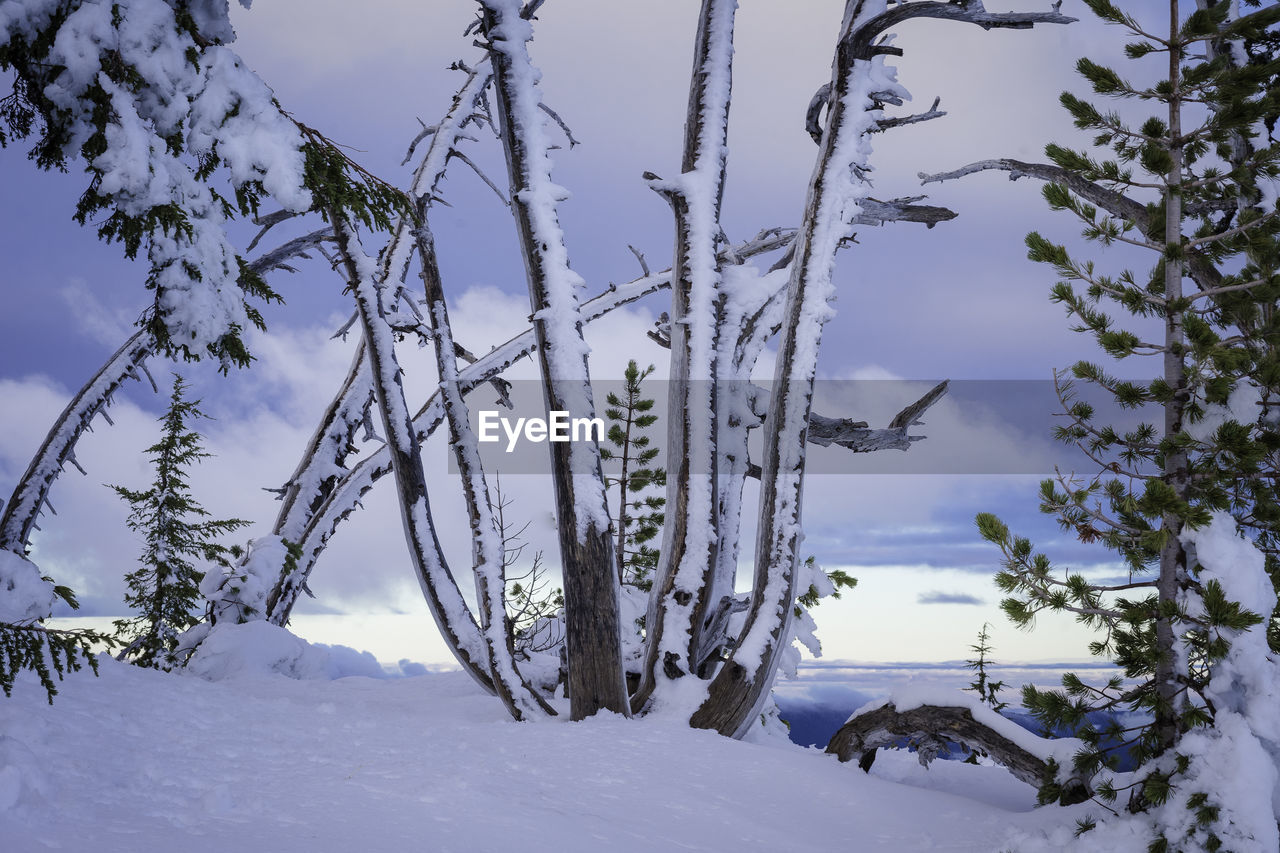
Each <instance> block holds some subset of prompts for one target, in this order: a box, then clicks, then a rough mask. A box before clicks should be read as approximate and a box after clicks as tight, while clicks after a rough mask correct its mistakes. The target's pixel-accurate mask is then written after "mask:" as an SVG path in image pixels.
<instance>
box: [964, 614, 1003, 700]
mask: <svg viewBox="0 0 1280 853" xmlns="http://www.w3.org/2000/svg"><path fill="white" fill-rule="evenodd" d="M990 627H991V626H990V624H988V623H986V622H983V623H982V629H981V630H980V631H978V641H977V642H976V643H974V644H973V645H971V646H969V650H970V651H972V652H973V653H974V654H975V655H977V657H976V658H971V659H969V660H967V661H965V662H964V665H965V666H966V667H967V668H969V669H971V670H973V681H971V682H969V686H968V687H966V688H964V689H965V690H969V691H972V692H974V693H976V694H978V698H979V699H980V700H981V701H982V702H983V704H986V705H990V706H991V710H993V711H996V712H1000V711H1003V710H1004V709H1005V708H1007V707H1009V703H1008V702H1001V701H1000V699H999V694H1000V691H1001V690H1003V689H1004V686H1005V684H1004V682H1003V681H993V680H992V679H991V677H990V676H989V675H987V666H988V665H989V664H990V663H991V660H990V658H989V657H988V655H990V654H991V651H992V648H991V634H990V633H989V632H988V629H989V628H990Z"/></svg>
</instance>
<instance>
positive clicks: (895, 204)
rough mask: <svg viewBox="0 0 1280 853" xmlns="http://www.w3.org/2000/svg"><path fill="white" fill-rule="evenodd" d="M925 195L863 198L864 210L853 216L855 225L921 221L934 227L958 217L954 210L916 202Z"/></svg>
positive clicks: (927, 226) (926, 225)
mask: <svg viewBox="0 0 1280 853" xmlns="http://www.w3.org/2000/svg"><path fill="white" fill-rule="evenodd" d="M922 198H924V196H914V197H911V198H895V199H891V200H889V201H877V200H876V199H873V198H867V199H863V200H862V202H861V208H862V211H861V212H860V213H859V214H858V215H857V216H855V217H854V218H853V224H854V225H883V224H885V223H886V222H919V223H921V224H923V225H924V226H925V227H926V228H932V227H933V226H935V225H937V224H938V223H939V222H947V221H949V220H952V219H955V218H956V213H955V211H953V210H948V209H947V208H945V207H935V206H933V205H928V204H914V203H913V202H916V201H919V200H920V199H922Z"/></svg>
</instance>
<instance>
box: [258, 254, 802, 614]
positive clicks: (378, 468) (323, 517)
mask: <svg viewBox="0 0 1280 853" xmlns="http://www.w3.org/2000/svg"><path fill="white" fill-rule="evenodd" d="M794 237H795V235H794V232H793V231H791V230H789V229H768V230H766V231H762V232H761V233H760V234H758V235H756V236H755V237H753V238H752V239H751V240H748V241H746V242H744V243H741V244H738V245H737V246H735V247H733V249H734V251H735V252H737V253H738V254H739V255H741V256H742V257H744V258H751V257H755V256H757V255H762V254H767V253H769V252H773V251H777V250H778V249H783V248H786V247H787V246H788V245H790V243H791V241H792V240H793V239H794ZM670 286H671V270H669V269H668V270H664V271H662V272H659V273H655V274H653V275H647V276H644V277H642V278H638V279H634V280H632V281H629V282H627V283H625V284H617V285H610V286H609V288H608V289H607V290H605V291H604V292H602V293H600V294H598V295H597V296H595V297H593V298H591V299H588V300H587V301H586V302H584V303H583V304H582V318H583V321H584V322H588V323H589V322H592V321H593V320H596V319H599V318H600V317H603V316H604V315H605V314H608V313H609V312H610V311H613V310H614V309H615V308H620V307H622V306H624V305H628V304H630V303H632V302H635V301H636V300H639V299H642V298H644V297H645V296H648V295H649V294H651V293H656V292H657V291H659V290H663V289H665V288H668V287H670ZM536 346H537V342H536V340H535V336H534V332H533V329H532V328H530V329H526V330H525V331H523V332H521V333H520V334H518V335H516V336H515V337H513V338H511V339H509V340H507V341H506V342H504V343H502V344H499V345H498V346H496V347H494V348H493V349H492V350H490V351H489V352H487V353H485V354H484V355H482V356H480V357H479V358H477V359H476V360H475V361H474V362H473V363H472V364H470V365H468V366H467V367H465V368H463V369H462V370H461V371H459V377H458V378H459V383H460V387H461V388H462V390H463V392H464V393H469V392H471V391H472V390H474V389H475V388H477V387H479V386H480V385H483V384H485V383H487V382H491V381H493V380H494V379H495V378H497V377H499V376H500V375H501V374H502V372H503V371H505V370H506V369H507V368H508V367H510V366H511V365H512V364H514V363H516V362H517V361H519V360H520V359H522V358H524V357H525V356H527V355H529V354H530V353H531V352H533V351H534V349H535V348H536ZM443 422H444V406H443V403H442V400H441V395H440V392H439V391H436V392H435V393H433V394H432V396H431V397H430V399H428V400H427V402H426V404H425V405H424V406H423V407H422V408H421V409H420V410H419V411H418V413H417V414H416V415H415V416H414V428H415V429H416V430H417V431H418V435H419V437H420V439H421V440H423V441H425V440H426V439H427V438H429V437H430V436H431V434H432V433H434V432H435V430H436V428H437V427H439V426H440V424H441V423H443ZM390 471H391V468H390V464H389V456H388V452H387V450H386V448H385V447H383V448H379V449H378V450H376V451H374V452H373V453H370V454H369V455H368V456H366V457H365V458H364V459H363V460H362V461H361V462H360V463H359V464H357V465H356V466H355V467H354V468H352V469H351V470H350V471H349V472H347V473H346V474H344V475H343V476H342V478H341V480H340V481H339V482H338V483H337V484H336V485H335V486H334V489H333V491H332V492H331V493H330V494H329V495H328V496H327V497H325V498H324V500H323V502H322V503H321V505H320V506H319V507H317V508H316V510H315V511H314V513H313V514H312V516H311V520H310V521H309V522H308V523H307V527H306V530H305V531H304V532H303V533H302V535H301V536H300V538H299V543H300V544H301V546H302V556H301V558H300V559H299V560H298V570H297V571H298V575H297V578H296V580H295V585H296V586H297V587H298V588H299V589H300V588H301V585H302V584H305V583H306V581H307V578H308V577H309V576H310V573H311V571H312V569H313V567H314V565H315V562H316V560H318V559H319V557H320V554H321V553H322V552H323V551H324V548H325V546H326V545H327V544H328V541H329V539H330V538H331V537H332V536H333V534H334V533H335V532H337V528H338V526H339V525H340V524H341V523H342V522H343V521H344V520H345V519H347V518H348V517H349V516H350V515H351V513H353V512H354V511H355V510H356V509H358V508H359V506H360V500H361V498H363V497H364V495H365V494H367V493H368V492H369V490H370V489H372V488H373V486H374V484H375V483H376V482H377V481H378V480H380V479H381V478H382V477H384V476H385V475H386V474H388V473H390ZM276 597H277V598H278V601H279V603H278V604H277V605H276V606H273V607H272V609H271V611H270V613H269V616H268V618H269V619H270V621H271V622H273V623H275V624H277V625H284V624H286V623H287V622H288V621H289V616H290V613H291V611H292V608H293V604H294V601H295V599H296V596H293V597H285V596H278V595H277V596H276Z"/></svg>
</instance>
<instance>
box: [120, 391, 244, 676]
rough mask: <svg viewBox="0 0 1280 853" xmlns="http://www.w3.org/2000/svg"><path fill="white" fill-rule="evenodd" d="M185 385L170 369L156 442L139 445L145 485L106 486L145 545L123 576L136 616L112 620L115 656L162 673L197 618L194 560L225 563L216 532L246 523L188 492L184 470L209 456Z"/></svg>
mask: <svg viewBox="0 0 1280 853" xmlns="http://www.w3.org/2000/svg"><path fill="white" fill-rule="evenodd" d="M186 390H187V385H186V383H185V382H184V381H183V379H182V377H181V376H179V375H177V374H174V381H173V393H172V396H171V397H170V399H169V407H168V409H167V410H166V411H165V414H164V415H163V416H162V417H161V418H160V422H161V424H162V425H163V426H162V430H163V432H162V436H161V439H160V441H159V442H157V443H156V444H153V445H152V446H151V447H148V448H147V450H146V453H147V454H149V455H150V457H151V460H152V464H153V466H154V469H155V479H154V480H153V481H152V484H151V488H149V489H147V490H146V491H142V492H139V491H134V490H132V489H128V488H126V487H124V486H112V487H111V488H112V489H114V490H115V491H116V493H117V494H118V495H120V497H121V498H123V499H124V500H125V501H127V502H128V503H129V505H130V506H131V507H132V511H131V512H130V514H129V519H128V521H127V522H126V523H127V524H128V526H129V529H130V530H132V531H134V532H135V533H139V534H141V535H142V537H143V541H144V543H145V544H144V547H143V551H142V555H141V556H140V557H139V558H138V562H139V563H141V564H142V565H141V568H138V569H136V570H135V571H133V572H130V573H129V574H127V575H126V576H125V583H126V586H127V588H128V589H127V592H126V593H125V598H124V600H125V604H127V605H129V606H130V607H131V608H133V609H134V610H135V611H137V615H136V616H133V617H131V618H129V619H121V620H118V621H117V622H116V623H115V626H116V634H117V638H118V639H119V641H120V642H121V643H122V644H123V645H124V646H125V648H124V650H123V651H122V652H120V654H119V655H118V657H119V659H121V660H128V661H131V662H132V663H135V664H137V665H139V666H147V667H154V668H157V669H166V670H167V669H172V668H173V667H174V666H177V665H180V664H181V660H179V658H178V655H177V649H178V639H179V636H180V635H181V634H182V632H183V631H185V630H187V629H188V628H191V627H192V626H193V625H195V624H196V623H197V622H198V621H199V617H198V615H197V613H196V610H197V603H198V602H199V600H200V588H199V587H200V580H201V579H202V578H203V576H204V575H203V572H201V571H199V570H198V569H197V568H196V562H195V561H197V560H200V561H203V562H205V563H220V564H222V565H227V560H226V556H227V555H228V554H231V553H232V550H231V549H230V548H228V547H226V546H223V545H220V544H218V542H217V541H216V540H217V537H219V536H221V535H223V534H225V533H230V532H232V531H234V530H238V529H239V528H241V527H244V526H245V525H247V524H248V523H249V522H247V521H244V520H243V519H239V518H231V519H221V520H214V519H210V518H208V515H209V513H208V512H207V511H206V510H205V509H204V507H202V506H201V505H200V504H199V503H198V502H197V501H196V500H195V498H194V497H193V496H192V494H191V488H190V484H189V483H188V479H187V478H188V471H189V469H190V468H191V466H192V465H193V464H196V463H198V462H199V461H200V460H201V459H204V458H207V457H208V456H209V455H210V454H209V453H207V452H205V451H204V449H203V446H202V441H201V438H200V434H199V433H198V432H196V431H195V430H194V429H193V428H192V427H191V422H192V421H194V420H196V419H198V418H203V417H207V416H206V415H205V414H204V413H203V412H201V411H200V408H199V406H200V401H199V400H194V401H193V400H188V399H186V397H185V394H186Z"/></svg>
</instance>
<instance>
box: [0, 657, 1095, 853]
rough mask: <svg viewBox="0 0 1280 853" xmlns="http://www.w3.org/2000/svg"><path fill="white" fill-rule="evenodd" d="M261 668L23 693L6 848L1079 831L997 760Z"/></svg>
mask: <svg viewBox="0 0 1280 853" xmlns="http://www.w3.org/2000/svg"><path fill="white" fill-rule="evenodd" d="M309 648H311V649H314V648H315V647H309ZM313 662H314V661H313ZM230 669H231V668H228V667H221V668H220V670H219V671H220V672H222V673H226V672H228V671H229V670H230ZM253 669H254V667H253V666H249V667H247V668H246V669H242V670H241V671H240V672H239V673H238V674H232V675H227V676H226V677H224V678H223V680H220V681H206V680H203V679H201V678H197V677H195V676H191V675H166V674H163V673H159V672H154V671H144V670H139V669H136V668H133V667H129V666H125V665H121V664H116V663H114V662H112V661H104V662H103V667H102V676H101V678H96V679H95V678H93V677H92V676H90V675H87V674H80V675H76V676H72V677H71V678H69V679H68V680H67V681H66V682H64V684H63V685H62V692H61V693H60V694H59V696H58V697H57V699H56V700H55V704H54V705H53V706H52V707H50V706H49V705H47V704H46V703H45V699H44V696H43V694H42V693H41V691H40V690H39V688H38V686H37V685H36V684H34V683H32V682H30V681H21V682H20V683H19V684H18V686H17V688H16V689H15V693H14V696H13V698H11V699H8V700H0V849H3V850H4V851H6V853H27V851H41V850H53V849H58V850H77V851H78V850H86V851H88V850H91V851H95V853H114V852H115V851H190V852H191V853H200V851H226V850H271V851H274V852H275V853H291V851H299V853H302V851H306V853H328V851H354V850H359V851H364V852H365V853H372V851H382V850H388V851H390V850H405V849H410V850H420V851H487V850H509V849H519V850H557V851H579V850H581V851H594V850H602V849H607V850H610V851H616V853H624V851H639V850H650V851H666V850H708V851H713V850H714V851H719V850H725V851H729V850H732V851H754V850H759V851H771V853H772V851H796V853H798V852H799V851H827V850H832V851H834V850H857V851H860V853H862V851H882V850H883V851H895V853H897V851H915V850H937V849H942V850H956V851H960V850H963V851H982V853H990V851H994V850H998V849H1000V845H1001V841H1002V839H1003V838H1005V837H1006V833H1007V832H1008V830H1009V829H1011V828H1020V829H1023V830H1031V831H1035V830H1036V829H1038V828H1040V827H1044V826H1046V825H1048V824H1050V823H1057V822H1059V821H1063V820H1066V821H1068V822H1069V821H1070V820H1071V819H1072V818H1074V817H1075V816H1076V814H1075V812H1074V810H1073V811H1071V812H1066V811H1064V810H1061V809H1056V808H1054V809H1043V810H1035V811H1032V810H1031V806H1032V804H1033V802H1034V793H1033V792H1032V790H1031V789H1030V788H1028V787H1026V786H1024V785H1021V784H1020V783H1018V782H1016V781H1013V780H1012V779H1011V777H1009V776H1008V775H1007V774H1005V773H1004V772H1003V771H1002V770H999V769H998V768H992V767H972V766H968V765H961V764H958V763H956V762H937V763H935V764H934V765H933V767H932V768H931V769H930V770H929V771H927V772H926V771H924V770H922V769H921V768H919V767H917V766H916V765H915V761H914V759H913V758H912V757H911V756H907V755H885V754H884V753H882V754H881V757H880V758H879V759H878V760H877V762H876V767H875V773H876V774H878V776H879V777H887V778H878V777H877V776H876V775H873V776H867V775H864V774H863V773H862V772H861V771H859V770H858V769H857V768H856V767H854V766H853V765H842V764H839V763H838V762H836V761H835V759H834V758H831V757H829V756H825V755H823V754H821V753H820V752H818V751H816V750H804V749H801V748H799V747H793V746H789V745H785V744H780V745H777V746H763V745H756V744H749V743H741V742H734V741H730V740H727V739H725V738H722V737H719V736H717V735H715V734H711V733H708V732H700V731H691V730H689V729H684V728H680V727H673V726H672V725H671V724H669V723H660V722H656V721H652V720H638V721H626V720H622V719H620V718H616V717H605V718H596V719H591V720H588V721H586V722H582V723H568V722H562V721H553V722H545V723H513V722H511V721H510V720H509V719H508V718H506V716H505V712H504V711H503V709H502V706H501V705H500V704H499V703H498V701H497V700H496V699H493V698H491V697H488V696H485V695H483V694H481V693H480V692H479V690H478V688H477V687H476V686H475V685H474V684H473V683H472V682H471V680H470V679H469V678H468V677H467V676H466V675H464V674H462V673H461V672H434V673H428V674H425V675H421V676H417V677H410V678H384V679H375V678H367V677H347V678H340V679H337V680H327V679H326V678H324V677H323V676H322V675H321V673H322V671H323V666H321V667H319V668H317V667H314V666H313V667H310V669H308V668H307V667H301V668H299V667H296V666H295V667H294V671H295V674H302V675H305V676H309V678H306V679H304V680H299V679H296V678H287V677H284V676H282V675H278V674H271V675H266V674H262V673H258V674H254V673H253ZM891 779H892V780H905V781H906V782H907V783H908V784H900V783H899V782H896V781H890V780H891ZM917 786H927V787H930V788H937V789H942V790H928V789H926V787H917ZM948 790H949V791H965V792H967V793H969V794H970V795H972V798H967V797H963V796H959V795H957V794H955V793H948V792H947V791H948Z"/></svg>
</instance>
